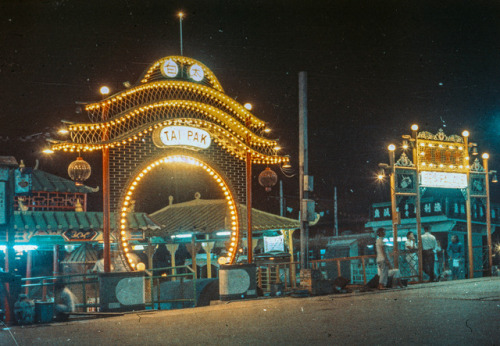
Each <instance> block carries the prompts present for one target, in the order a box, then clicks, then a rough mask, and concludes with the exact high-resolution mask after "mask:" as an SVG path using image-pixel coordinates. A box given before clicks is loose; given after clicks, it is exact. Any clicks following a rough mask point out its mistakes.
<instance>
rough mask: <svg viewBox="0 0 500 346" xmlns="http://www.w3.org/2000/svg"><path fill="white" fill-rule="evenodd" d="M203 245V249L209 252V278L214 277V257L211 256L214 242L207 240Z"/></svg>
mask: <svg viewBox="0 0 500 346" xmlns="http://www.w3.org/2000/svg"><path fill="white" fill-rule="evenodd" d="M201 246H202V248H203V250H205V252H206V254H207V278H208V279H210V278H212V258H211V252H212V249H213V248H214V243H213V242H206V243H201Z"/></svg>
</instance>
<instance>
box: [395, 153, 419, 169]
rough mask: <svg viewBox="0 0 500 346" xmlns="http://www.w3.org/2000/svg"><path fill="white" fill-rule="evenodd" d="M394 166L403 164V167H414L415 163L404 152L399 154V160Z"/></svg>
mask: <svg viewBox="0 0 500 346" xmlns="http://www.w3.org/2000/svg"><path fill="white" fill-rule="evenodd" d="M395 165H396V166H403V167H415V164H414V163H413V162H412V161H411V160H410V158H409V157H408V155H406V154H405V153H402V154H401V157H400V158H399V160H398V161H397V162H396V163H395Z"/></svg>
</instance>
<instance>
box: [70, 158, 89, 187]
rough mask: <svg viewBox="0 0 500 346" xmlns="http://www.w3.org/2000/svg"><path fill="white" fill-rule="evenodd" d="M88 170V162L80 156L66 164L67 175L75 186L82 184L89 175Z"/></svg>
mask: <svg viewBox="0 0 500 346" xmlns="http://www.w3.org/2000/svg"><path fill="white" fill-rule="evenodd" d="M90 172H91V168H90V165H89V163H88V162H87V161H85V160H84V159H82V158H81V157H80V156H78V157H77V158H76V160H75V161H73V162H71V163H70V164H69V166H68V175H69V177H70V178H71V180H73V181H74V182H75V185H77V186H81V185H83V182H84V181H85V180H87V179H88V178H89V177H90Z"/></svg>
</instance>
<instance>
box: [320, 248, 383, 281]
mask: <svg viewBox="0 0 500 346" xmlns="http://www.w3.org/2000/svg"><path fill="white" fill-rule="evenodd" d="M375 258H376V255H364V256H354V257H340V258H328V259H322V260H313V261H310V262H311V266H312V269H317V270H320V272H321V274H322V277H323V278H324V279H335V278H336V277H340V276H342V277H344V278H346V279H347V278H348V279H349V280H350V282H351V284H363V285H366V283H367V282H368V281H369V280H371V279H372V278H373V277H374V276H375V274H377V263H376V261H375Z"/></svg>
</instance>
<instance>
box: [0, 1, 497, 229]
mask: <svg viewBox="0 0 500 346" xmlns="http://www.w3.org/2000/svg"><path fill="white" fill-rule="evenodd" d="M179 10H182V11H184V12H185V13H186V17H185V19H184V21H183V39H184V40H183V43H184V55H186V56H189V57H191V58H194V59H196V60H199V61H201V62H202V63H204V64H205V65H207V66H208V67H209V68H210V69H211V70H212V71H213V72H214V73H215V75H216V76H217V78H218V79H219V81H220V83H221V84H222V86H223V87H224V89H225V91H226V93H227V94H228V95H229V96H231V97H233V98H235V99H236V100H237V101H239V102H241V103H245V102H251V103H252V104H253V106H254V109H253V113H254V114H255V115H256V116H258V117H259V118H261V119H263V120H264V121H266V122H269V126H270V127H271V128H272V129H273V133H272V137H274V138H279V140H280V144H281V145H282V146H283V148H284V151H285V152H286V153H288V154H290V155H291V157H292V161H293V163H294V164H295V167H297V163H298V72H299V71H307V73H308V114H309V125H308V126H309V151H310V156H309V170H310V174H311V175H313V176H314V178H315V192H314V194H313V197H314V198H315V199H316V200H317V201H318V209H319V210H325V211H326V210H331V208H332V204H333V189H334V186H337V187H338V189H339V191H338V193H339V209H340V212H341V213H342V215H343V218H344V220H345V225H347V224H348V221H349V220H350V219H355V218H357V217H358V216H359V217H367V216H368V207H369V205H370V203H373V202H381V201H388V200H389V199H388V186H387V185H385V186H383V187H382V186H381V185H380V184H378V183H377V182H376V181H375V179H374V176H375V174H376V171H377V165H378V163H379V162H387V161H388V156H387V150H386V148H387V145H388V144H389V143H391V142H394V143H398V141H399V140H400V138H401V135H403V134H409V133H410V126H411V124H412V123H418V124H419V125H420V128H421V130H425V131H430V132H433V133H436V132H437V131H438V130H439V129H440V128H443V130H444V132H445V133H446V134H448V135H450V134H460V133H461V132H462V130H464V129H468V130H469V131H470V132H471V138H470V139H471V141H474V142H477V143H478V144H479V148H480V152H484V151H487V152H489V153H490V156H491V160H490V168H491V169H499V168H500V166H499V165H500V160H499V159H498V155H500V150H499V149H500V140H499V138H498V136H497V133H498V131H499V129H500V118H499V116H498V115H499V114H500V113H499V112H500V97H499V96H500V95H499V94H500V93H499V88H498V86H497V85H498V83H500V39H499V38H500V24H499V22H498V18H499V17H500V3H499V2H498V1H435V0H434V1H418V2H417V1H407V2H403V1H383V0H379V1H355V0H348V1H290V0H286V1H246V0H244V1H206V0H204V1H201V0H200V1H164V0H151V1H147V0H144V1H133V0H128V1H116V0H106V1H102V0H101V1H94V0H87V1H64V0H60V1H51V0H47V1H43V0H36V1H35V0H28V1H22V2H21V1H3V2H2V3H1V4H0V40H1V47H2V48H1V51H0V88H1V92H0V105H1V111H0V124H1V127H0V136H1V138H0V155H12V156H15V157H16V158H17V159H18V160H20V159H24V160H25V161H26V164H27V165H28V166H33V165H34V162H35V159H36V158H38V159H40V168H41V169H43V170H46V171H48V172H51V173H55V174H58V175H61V176H65V177H66V176H67V173H66V168H67V165H68V164H69V163H70V162H71V161H72V160H74V157H71V156H70V155H64V154H59V155H56V157H52V158H50V159H49V158H44V157H43V156H42V154H40V151H41V149H42V145H43V143H44V138H46V137H48V136H52V137H54V136H55V134H54V130H55V129H57V127H58V125H59V124H60V120H61V119H66V120H71V121H87V119H86V118H85V116H84V114H78V113H76V112H75V109H76V108H77V104H76V103H75V102H78V101H82V102H85V101H96V100H98V99H99V98H100V96H99V95H98V89H99V87H100V86H101V85H103V84H106V85H108V86H110V88H111V89H112V91H114V92H119V91H121V90H123V89H124V87H123V84H122V83H123V82H125V81H130V82H132V83H135V82H136V81H137V79H138V78H139V76H140V75H141V74H142V73H143V71H144V70H145V69H146V68H147V67H148V66H149V64H151V63H153V62H154V61H156V60H158V59H160V58H162V57H164V56H168V55H178V54H180V44H179V21H178V18H177V17H176V13H177V12H178V11H179ZM7 138H8V140H7ZM95 156H97V157H86V159H87V160H88V161H89V162H91V164H92V166H93V168H94V174H93V176H92V177H91V179H90V180H89V181H88V185H91V186H96V185H100V182H99V179H100V178H99V173H98V172H99V169H100V168H99V165H100V157H99V155H95ZM264 168H265V167H255V168H254V172H255V173H256V175H257V174H258V173H259V172H260V171H261V170H263V169H264ZM296 171H297V170H296ZM282 178H283V179H284V185H285V195H287V201H288V204H289V205H295V204H297V201H298V178H297V176H295V177H294V178H290V179H287V178H284V177H283V176H282ZM261 190H263V189H261V188H260V187H256V191H255V193H254V196H255V201H254V205H255V207H257V208H258V209H263V210H270V211H274V212H277V211H278V210H279V209H278V201H277V199H276V196H277V194H278V189H277V188H274V189H273V191H272V192H271V193H270V194H268V195H265V193H264V192H263V191H261ZM498 197H500V196H499V190H498V188H495V189H494V191H493V195H492V199H493V201H496V202H498V201H499V200H500V198H498ZM91 208H92V206H91ZM99 208H100V206H99V205H98V202H96V203H95V206H94V208H93V209H94V210H96V209H99ZM296 210H297V208H296V207H294V212H293V213H291V214H289V216H293V217H296V215H295V214H294V213H295V212H296ZM341 222H342V219H341ZM342 227H344V228H345V227H347V226H342V224H341V228H342Z"/></svg>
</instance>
